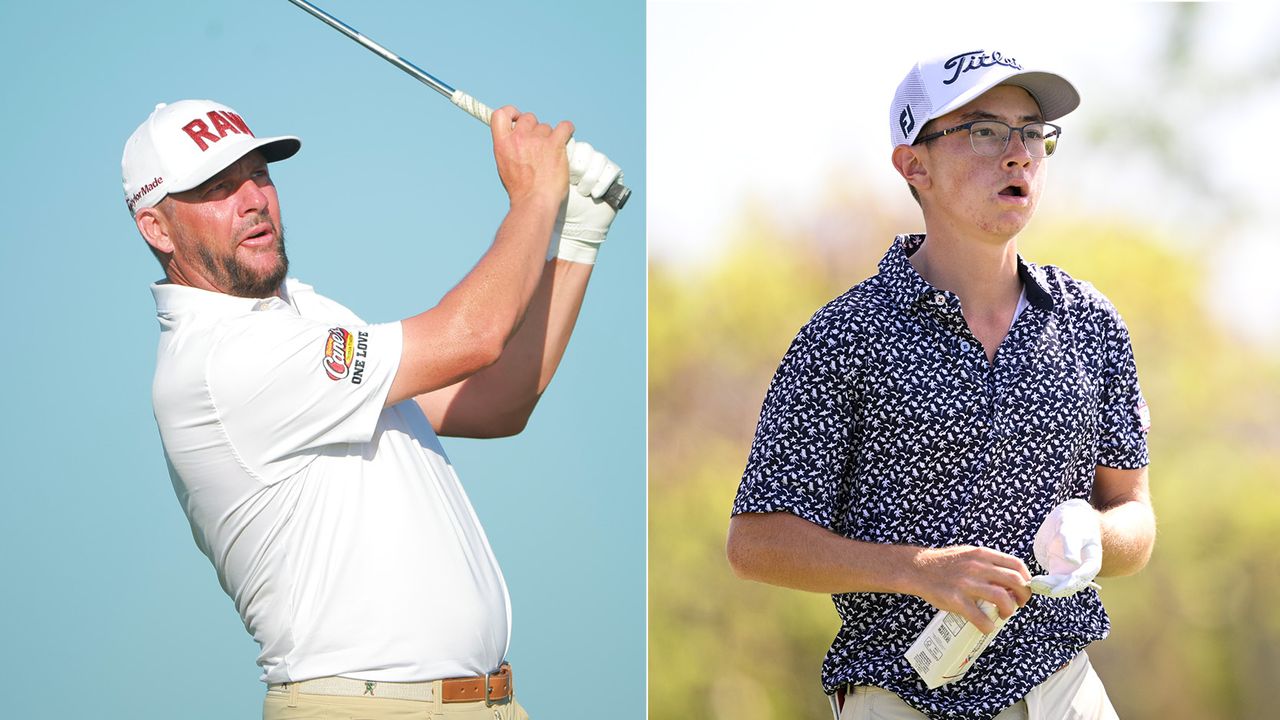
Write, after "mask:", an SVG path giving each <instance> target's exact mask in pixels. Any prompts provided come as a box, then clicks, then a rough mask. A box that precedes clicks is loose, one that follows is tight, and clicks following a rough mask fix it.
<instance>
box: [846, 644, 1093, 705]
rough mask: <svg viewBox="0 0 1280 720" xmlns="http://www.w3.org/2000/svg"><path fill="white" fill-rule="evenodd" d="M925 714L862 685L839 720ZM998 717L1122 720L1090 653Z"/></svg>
mask: <svg viewBox="0 0 1280 720" xmlns="http://www.w3.org/2000/svg"><path fill="white" fill-rule="evenodd" d="M923 717H924V715H923V714H921V713H920V711H918V710H916V709H915V708H912V707H911V706H910V705H907V704H906V703H905V702H903V701H902V699H901V698H899V697H898V696H897V695H894V694H893V693H891V692H889V691H888V690H883V689H881V688H878V687H870V686H860V687H857V688H855V689H854V692H853V693H852V694H850V695H847V696H846V697H845V699H844V709H843V710H841V711H840V716H839V720H920V718H923ZM996 720H1119V718H1118V716H1117V715H1116V711H1115V708H1113V707H1111V700H1110V699H1108V698H1107V690H1106V688H1104V687H1102V680H1101V679H1100V678H1099V677H1098V674H1097V673H1095V672H1094V671H1093V665H1091V664H1090V663H1089V656H1088V655H1086V654H1085V653H1084V652H1081V653H1080V654H1079V655H1077V656H1075V658H1074V659H1072V661H1071V662H1069V663H1067V666H1066V667H1064V668H1062V669H1061V670H1059V671H1058V672H1056V673H1054V674H1053V675H1050V676H1049V679H1048V680H1045V681H1044V682H1042V683H1040V684H1039V685H1037V686H1036V687H1034V688H1032V689H1031V692H1029V693H1027V696H1026V697H1025V698H1023V699H1022V700H1019V701H1018V702H1016V703H1014V704H1013V705H1012V706H1010V707H1008V708H1005V709H1004V711H1003V712H1001V713H1000V714H999V715H997V716H996Z"/></svg>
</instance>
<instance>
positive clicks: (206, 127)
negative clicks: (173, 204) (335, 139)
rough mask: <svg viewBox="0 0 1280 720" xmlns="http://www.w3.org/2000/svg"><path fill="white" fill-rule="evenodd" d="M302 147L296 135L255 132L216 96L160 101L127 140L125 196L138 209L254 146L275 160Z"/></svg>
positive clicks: (205, 176) (212, 172)
mask: <svg viewBox="0 0 1280 720" xmlns="http://www.w3.org/2000/svg"><path fill="white" fill-rule="evenodd" d="M300 147H302V141H301V140H299V139H298V138H296V137H292V136H284V137H271V138H257V137H254V135H253V131H251V130H250V129H249V125H248V123H246V122H245V121H244V119H243V118H241V117H240V115H239V114H238V113H237V112H236V111H235V110H232V109H231V108H229V107H227V106H226V105H222V104H220V103H216V102H213V101H212V100H179V101H178V102H176V103H173V104H172V105H166V104H164V103H160V104H159V105H156V109H155V110H154V111H153V112H152V113H151V116H150V117H148V118H147V119H146V120H145V121H143V123H142V124H141V125H139V126H138V129H137V130H134V131H133V134H132V135H130V136H129V139H128V141H126V142H125V144H124V157H123V158H122V159H121V160H120V167H121V170H122V171H123V173H124V202H125V204H126V205H127V206H128V207H129V212H130V213H136V212H137V211H138V210H141V209H142V208H149V207H155V205H156V203H158V202H160V201H161V200H163V199H164V196H165V195H168V194H169V193H177V192H182V191H183V190H190V189H191V188H193V187H195V186H197V185H199V184H200V183H202V182H204V181H205V180H208V179H209V178H211V177H213V176H214V175H217V174H218V173H220V172H222V171H223V170H224V169H226V168H227V167H229V166H230V165H231V164H232V163H234V162H235V161H237V160H239V159H240V158H242V157H244V156H245V154H246V153H248V152H250V151H251V150H259V151H261V152H262V154H263V156H264V157H266V159H267V162H275V161H276V160H284V159H285V158H287V157H291V156H292V155H293V154H294V153H296V152H298V148H300Z"/></svg>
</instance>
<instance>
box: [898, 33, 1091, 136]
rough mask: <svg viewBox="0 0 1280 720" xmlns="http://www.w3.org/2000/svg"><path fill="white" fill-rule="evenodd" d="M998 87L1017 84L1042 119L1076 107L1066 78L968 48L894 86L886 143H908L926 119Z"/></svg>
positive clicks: (923, 65) (923, 64)
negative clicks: (1034, 105) (1030, 98)
mask: <svg viewBox="0 0 1280 720" xmlns="http://www.w3.org/2000/svg"><path fill="white" fill-rule="evenodd" d="M996 85H1017V86H1018V87H1021V88H1023V89H1025V90H1026V91H1027V92H1028V93H1030V94H1031V97H1032V98H1034V99H1035V101H1036V103H1038V104H1039V105H1040V114H1041V115H1043V116H1044V119H1045V120H1046V121H1049V120H1056V119H1058V118H1060V117H1062V116H1063V115H1066V114H1067V113H1069V112H1071V111H1072V110H1074V109H1076V106H1078V105H1079V104H1080V95H1079V93H1077V92H1076V89H1075V88H1074V87H1072V85H1071V83H1069V82H1067V80H1066V78H1063V77H1062V76H1061V75H1055V74H1054V73H1049V72H1044V71H1040V70H1025V69H1023V67H1022V65H1021V64H1020V63H1019V62H1018V61H1017V60H1016V59H1015V58H1014V57H1013V56H1012V55H1009V54H1007V53H1004V52H1001V51H999V50H966V51H964V52H960V53H951V54H948V55H943V56H941V57H937V58H932V59H929V60H922V61H920V62H918V63H916V64H915V66H914V67H912V68H911V71H910V72H908V73H907V76H906V77H905V78H903V80H902V82H901V83H900V84H899V85H898V91H897V92H896V93H894V96H893V103H892V104H891V105H890V106H889V144H890V145H891V146H892V147H897V146H899V145H910V144H912V143H913V142H915V139H916V138H917V137H919V135H920V130H921V128H923V127H924V124H925V123H927V122H929V121H930V120H932V119H934V118H936V117H940V116H942V115H946V114H947V113H949V112H951V111H952V110H955V109H957V108H960V107H963V106H964V105H967V104H968V103H970V102H972V101H973V100H974V99H976V98H977V97H979V96H980V95H982V94H983V93H985V92H986V91H988V90H990V89H991V88H993V87H995V86H996Z"/></svg>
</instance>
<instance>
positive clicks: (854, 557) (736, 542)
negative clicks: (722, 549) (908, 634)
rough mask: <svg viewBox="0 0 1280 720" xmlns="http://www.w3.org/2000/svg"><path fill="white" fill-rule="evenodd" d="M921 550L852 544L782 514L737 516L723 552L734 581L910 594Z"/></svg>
mask: <svg viewBox="0 0 1280 720" xmlns="http://www.w3.org/2000/svg"><path fill="white" fill-rule="evenodd" d="M920 550H921V549H920V548H916V547H910V546H905V545H884V544H879V543H868V542H861V541H858V540H850V539H849V538H846V537H843V536H841V535H837V534H836V533H833V532H831V531H830V530H827V529H826V528H823V527H820V526H818V525H815V524H813V523H811V522H809V521H807V520H804V519H802V518H799V517H797V516H795V515H792V514H790V513H784V512H778V513H744V514H741V515H735V516H734V517H733V519H732V520H731V521H730V522H729V540H728V544H727V547H726V553H727V555H728V557H729V564H730V565H731V566H732V567H733V570H734V572H735V573H736V574H737V575H738V577H741V578H744V579H748V580H756V581H759V582H763V583H768V584H770V585H780V586H782V587H788V588H793V589H796V590H808V591H810V592H820V593H843V592H911V583H910V577H909V576H908V572H909V570H910V568H912V567H913V566H914V563H913V558H914V557H915V556H916V555H917V554H918V553H919V551H920Z"/></svg>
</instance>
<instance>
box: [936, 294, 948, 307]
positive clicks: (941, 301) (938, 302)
mask: <svg viewBox="0 0 1280 720" xmlns="http://www.w3.org/2000/svg"><path fill="white" fill-rule="evenodd" d="M933 304H934V305H946V304H947V298H946V297H944V296H943V295H942V293H938V294H937V295H934V296H933Z"/></svg>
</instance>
